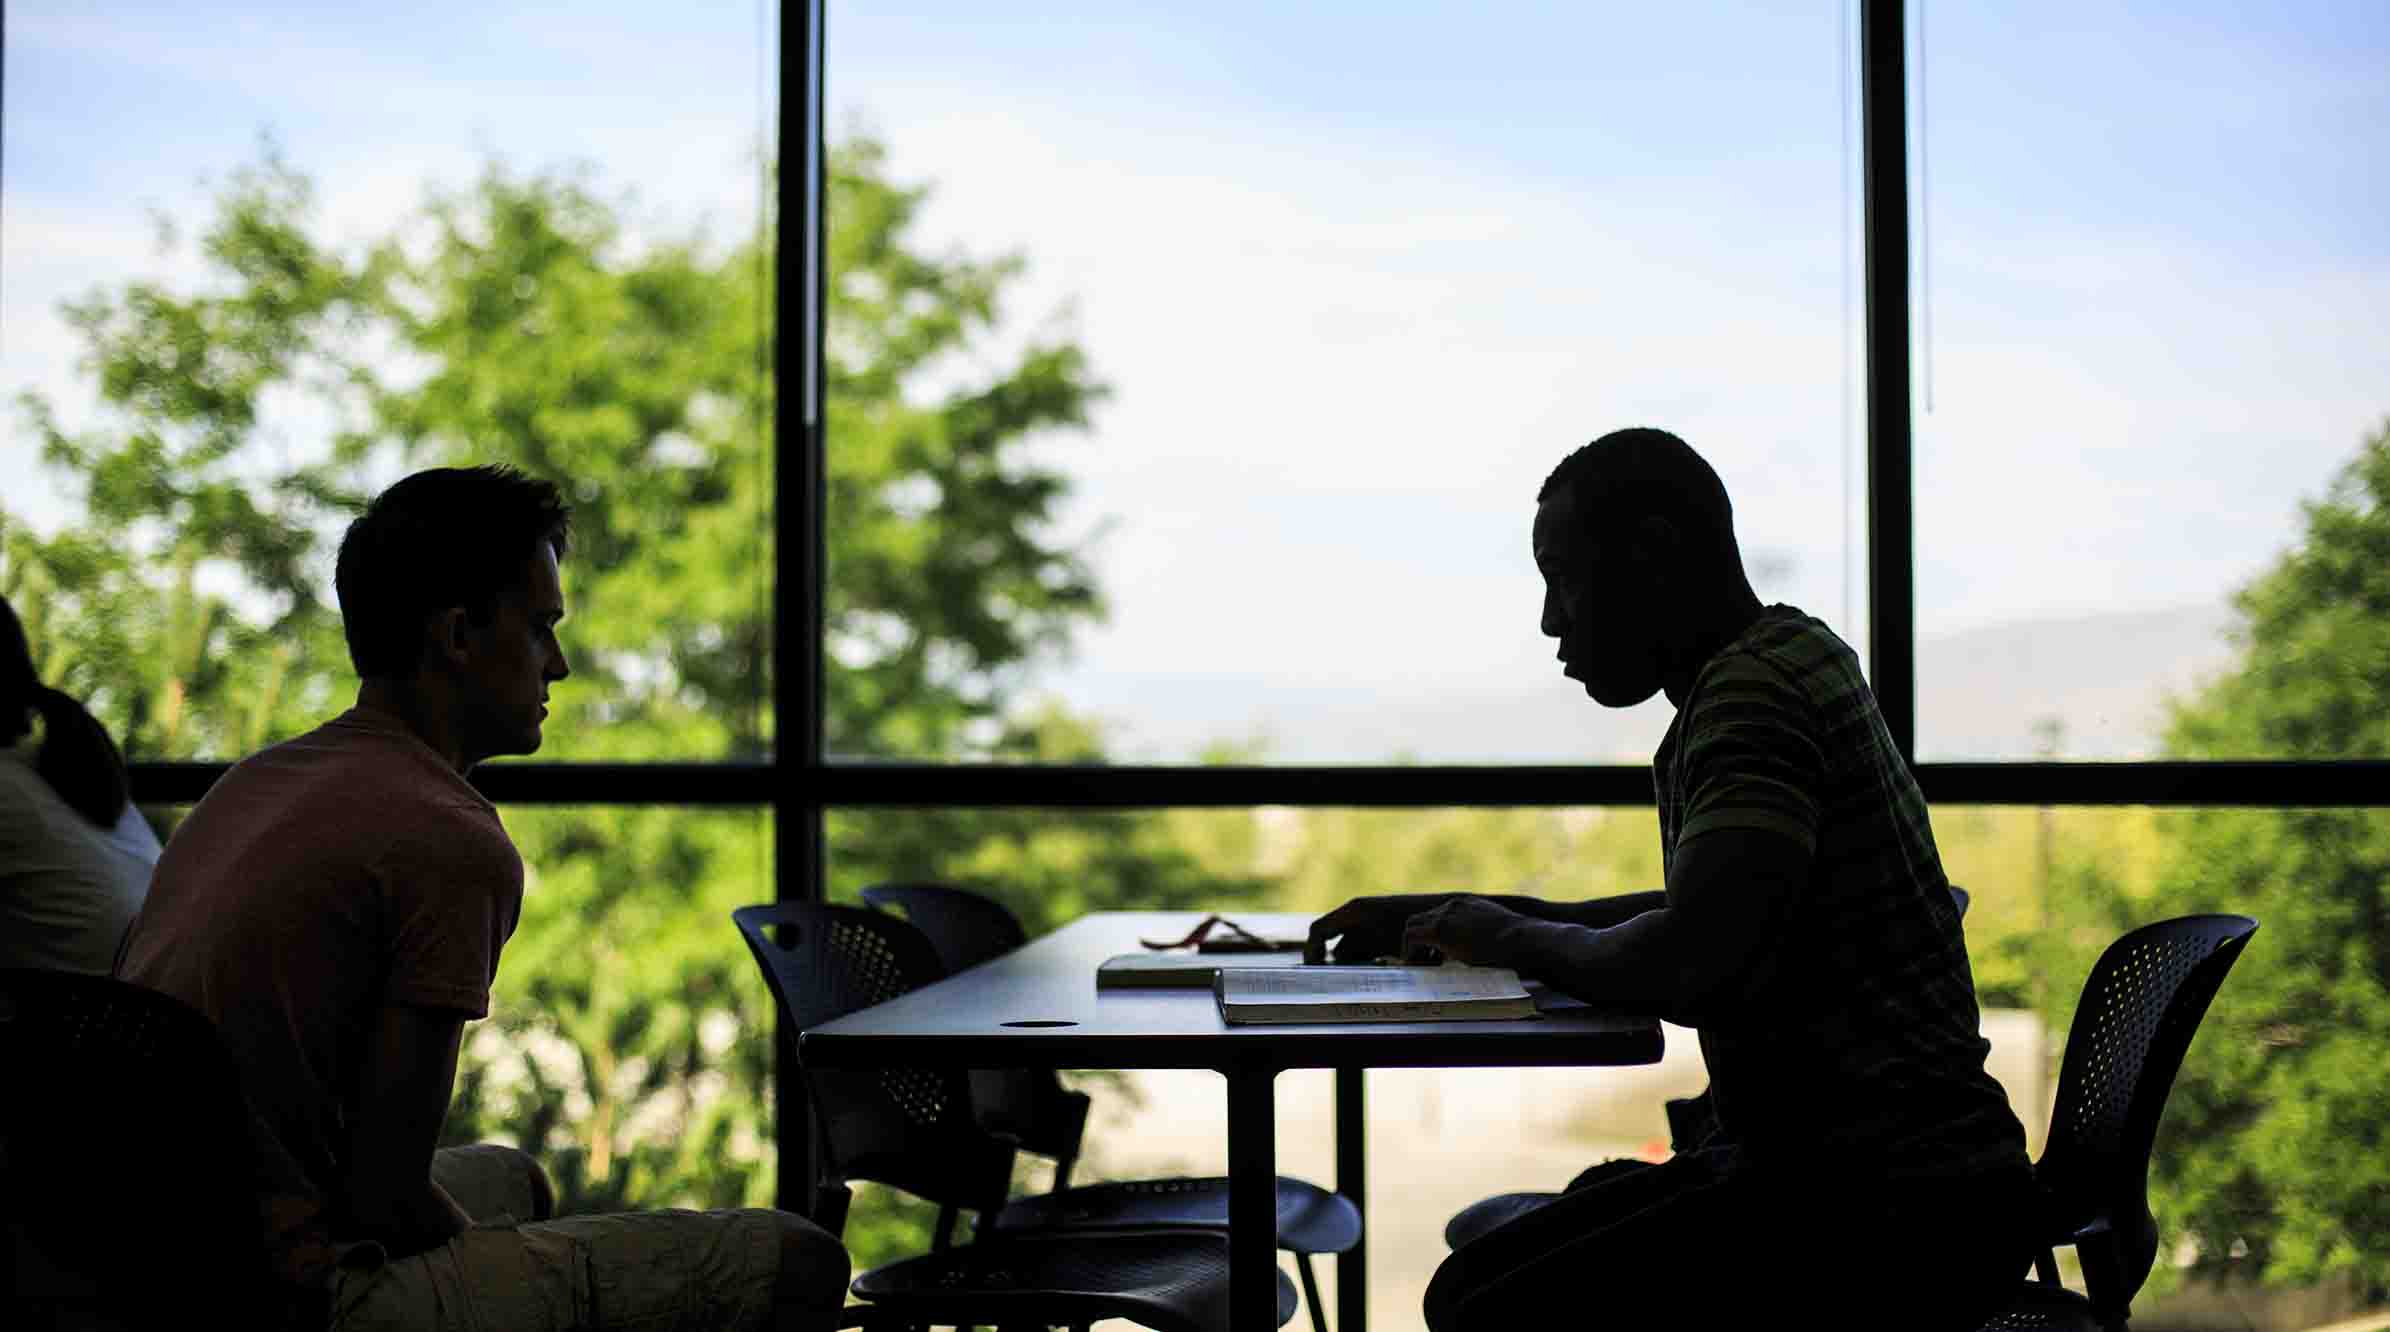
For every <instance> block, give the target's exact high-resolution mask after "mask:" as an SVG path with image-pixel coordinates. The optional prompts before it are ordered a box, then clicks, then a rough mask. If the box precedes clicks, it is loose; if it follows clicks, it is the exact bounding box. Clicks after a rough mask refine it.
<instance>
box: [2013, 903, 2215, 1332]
mask: <svg viewBox="0 0 2390 1332" xmlns="http://www.w3.org/2000/svg"><path fill="white" fill-rule="evenodd" d="M2256 932H2257V922H2256V921H2254V920H2251V919H2250V918H2248V917H2247V916H2228V915H2205V916H2184V917H2181V918H2179V919H2175V920H2166V921H2160V922H2158V923H2157V924H2154V925H2145V926H2143V927H2141V928H2140V929H2137V930H2134V931H2133V932H2131V933H2130V934H2127V935H2125V936H2124V937H2122V938H2120V939H2118V940H2117V941H2116V942H2115V943H2113V944H2110V945H2109V946H2108V950H2107V951H2106V952H2105V953H2102V954H2101V955H2100V959H2099V961H2098V963H2096V964H2095V965H2094V966H2093V967H2092V969H2091V975H2090V977H2089V978H2088V979H2087V980H2085V981H2084V983H2083V997H2082V999H2081V1000H2080V1001H2079V1002H2078V1003H2077V1004H2076V1006H2075V1020H2074V1025H2073V1027H2072V1028H2071V1029H2070V1030H2069V1031H2068V1032H2067V1038H2066V1059H2065V1062H2064V1063H2063V1064H2062V1065H2061V1066H2060V1070H2059V1074H2058V1098H2057V1102H2056V1105H2055V1107H2054V1108H2053V1110H2052V1111H2051V1115H2050V1136H2049V1142H2048V1145H2047V1146H2045V1147H2044V1148H2043V1149H2042V1156H2041V1160H2040V1161H2039V1162H2038V1163H2037V1164H2036V1165H2035V1167H2034V1172H2035V1175H2036V1177H2037V1178H2038V1179H2039V1180H2040V1182H2041V1187H2042V1190H2043V1192H2044V1194H2045V1195H2046V1198H2047V1203H2048V1208H2049V1210H2048V1213H2047V1218H2048V1223H2049V1227H2050V1233H2049V1234H2048V1235H2046V1236H2045V1238H2046V1239H2047V1240H2049V1241H2050V1242H2052V1243H2060V1244H2069V1243H2071V1244H2073V1245H2075V1247H2076V1253H2077V1256H2078V1257H2079V1258H2080V1259H2081V1260H2082V1264H2083V1280H2084V1285H2085V1289H2086V1293H2087V1294H2089V1295H2090V1297H2091V1301H2092V1304H2093V1305H2094V1307H2095V1308H2096V1309H2097V1310H2098V1311H2099V1313H2100V1315H2101V1316H2102V1317H2103V1318H2121V1317H2122V1316H2123V1315H2124V1312H2125V1309H2126V1307H2127V1306H2128V1305H2129V1304H2130V1303H2131V1301H2132V1297H2133V1296H2134V1295H2135V1294H2137V1293H2138V1292H2139V1291H2140V1289H2141V1283H2142V1282H2143V1281H2145V1280H2147V1279H2148V1276H2149V1269H2150V1264H2151V1263H2152V1262H2153V1261H2155V1259H2156V1257H2157V1248H2158V1239H2157V1221H2156V1219H2155V1218H2153V1217H2152V1216H2151V1215H2150V1211H2149V1157H2150V1149H2151V1146H2152V1144H2153V1143H2154V1142H2155V1141H2156V1138H2157V1131H2158V1119H2159V1116H2160V1115H2161V1114H2163V1113H2164V1111H2165V1108H2166V1097H2167V1095H2168V1093H2169V1092H2171V1091H2172V1090H2173V1087H2174V1076H2175V1074H2176V1073H2177V1072H2179V1071H2180V1070H2181V1068H2182V1061H2183V1055H2184V1053H2185V1052H2186V1051H2187V1050H2189V1048H2190V1045H2191V1037H2192V1036H2193V1035H2194V1034H2195V1033H2196V1032H2197V1031H2198V1029H2199V1022H2200V1019H2201V1018H2202V1017H2204V1016H2205V1015H2206V1013H2207V1008H2208V1004H2209V1002H2210V1001H2211V1000H2213V999H2214V998H2215V996H2216V990H2217V987H2219V986H2221V985H2222V984H2223V983H2224V975H2225V973H2226V972H2228V971H2230V970H2231V969H2232V964H2233V962H2234V961H2235V960H2237V959H2238V958H2239V957H2240V954H2241V950H2242V948H2244V947H2245V946H2246V945H2247V944H2248V942H2249V936H2250V935H2252V934H2255V933H2256Z"/></svg>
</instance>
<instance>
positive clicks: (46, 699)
mask: <svg viewBox="0 0 2390 1332" xmlns="http://www.w3.org/2000/svg"><path fill="white" fill-rule="evenodd" d="M35 713H39V714H41V720H42V741H41V749H40V751H39V752H38V753H37V754H35V756H34V760H33V770H34V771H35V772H37V773H40V774H41V778H42V780H43V781H45V782H48V783H49V784H50V789H51V790H53V791H56V792H57V793H58V798H59V799H60V800H63V801H65V802H66V806H67V808H69V809H71V810H73V811H75V812H76V813H77V814H80V815H82V816H83V817H84V818H85V819H88V820H90V821H91V822H92V823H93V824H96V825H97V826H99V827H102V828H113V827H115V826H116V821H117V820H118V819H120V818H122V817H123V816H124V807H125V801H126V799H127V798H128V796H129V794H130V792H131V786H130V784H129V783H128V782H127V781H126V779H125V769H124V755H123V754H122V753H120V752H118V750H117V748H116V741H115V740H113V739H111V738H110V737H109V735H108V728H107V727H105V726H102V725H100V722H99V719H98V718H97V717H94V716H92V715H91V713H90V712H88V711H86V710H85V709H84V707H83V705H82V704H81V703H79V702H77V701H75V699H74V698H73V696H71V695H68V694H65V693H61V692H60V691H58V690H56V689H52V688H50V687H49V686H48V685H45V684H43V683H42V682H41V680H40V678H39V677H38V676H36V675H35V674H34V670H33V647H32V645H31V644H30V643H29V642H27V641H26V638H25V626H24V625H23V624H22V623H21V622H20V621H19V620H18V619H17V611H16V607H14V606H11V605H9V604H8V599H7V598H6V597H0V745H13V744H15V743H16V742H17V741H19V740H21V739H23V738H25V736H26V735H27V734H29V733H30V732H31V731H32V730H33V716H34V714H35Z"/></svg>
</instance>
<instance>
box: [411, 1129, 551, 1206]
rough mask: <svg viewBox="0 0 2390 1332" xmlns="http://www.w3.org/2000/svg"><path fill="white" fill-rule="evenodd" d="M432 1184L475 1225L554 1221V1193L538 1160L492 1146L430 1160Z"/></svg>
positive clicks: (446, 1152) (444, 1152)
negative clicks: (505, 1218) (495, 1220)
mask: <svg viewBox="0 0 2390 1332" xmlns="http://www.w3.org/2000/svg"><path fill="white" fill-rule="evenodd" d="M432 1179H433V1180H434V1181H435V1182H437V1183H438V1184H439V1185H440V1187H441V1188H443V1189H446V1190H447V1191H448V1194H449V1196H450V1197H452V1198H454V1199H456V1202H457V1205H458V1206H460V1207H462V1208H464V1209H465V1212H466V1214H467V1215H469V1216H471V1217H472V1218H473V1219H474V1220H476V1221H480V1220H486V1219H488V1218H490V1217H492V1216H495V1215H497V1214H499V1213H502V1212H503V1213H505V1214H507V1215H509V1216H512V1217H513V1218H514V1219H515V1220H517V1221H548V1220H553V1219H554V1218H555V1215H556V1187H555V1185H553V1184H551V1183H549V1182H548V1172H547V1171H546V1170H545V1169H542V1168H541V1166H540V1164H539V1159H538V1158H537V1157H535V1156H533V1155H531V1153H529V1152H526V1151H522V1150H520V1149H519V1148H514V1147H506V1146H502V1145H500V1144H498V1143H494V1142H477V1143H474V1144H473V1145H471V1146H469V1147H443V1148H441V1149H440V1150H439V1151H437V1152H435V1153H433V1154H432Z"/></svg>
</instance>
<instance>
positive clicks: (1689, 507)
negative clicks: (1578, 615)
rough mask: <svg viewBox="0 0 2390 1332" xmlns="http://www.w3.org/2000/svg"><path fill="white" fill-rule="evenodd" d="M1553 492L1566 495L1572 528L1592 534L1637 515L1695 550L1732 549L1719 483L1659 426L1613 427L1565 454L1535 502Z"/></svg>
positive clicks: (1729, 510)
mask: <svg viewBox="0 0 2390 1332" xmlns="http://www.w3.org/2000/svg"><path fill="white" fill-rule="evenodd" d="M1555 495H1566V496H1567V497H1568V499H1569V501H1570V503H1571V506H1572V507H1573V508H1574V510H1575V517H1576V524H1577V527H1578V529H1579V530H1580V531H1582V532H1584V533H1585V534H1587V535H1589V536H1592V537H1594V538H1596V539H1597V540H1601V539H1607V538H1609V537H1611V536H1613V535H1614V534H1615V533H1616V532H1618V531H1619V530H1620V529H1622V528H1625V527H1628V526H1630V525H1632V524H1633V523H1634V522H1635V521H1636V520H1637V519H1640V518H1645V517H1653V518H1664V519H1666V520H1667V521H1668V522H1669V523H1670V524H1672V525H1674V526H1675V527H1676V528H1677V529H1678V530H1679V531H1680V532H1682V533H1683V534H1684V535H1685V537H1686V539H1687V540H1688V541H1689V542H1690V543H1691V544H1692V546H1693V547H1694V548H1695V550H1696V551H1697V552H1699V553H1702V554H1708V555H1718V554H1728V555H1733V554H1735V541H1734V505H1733V504H1732V503H1731V502H1730V501H1728V499H1727V498H1726V483H1725V482H1723V481H1720V480H1719V479H1718V473H1717V470H1716V469H1715V468H1713V467H1711V466H1710V465H1709V462H1708V461H1707V460H1706V459H1704V458H1703V457H1702V456H1701V455H1700V454H1698V453H1695V452H1694V451H1693V446H1692V445H1690V444H1687V443H1685V442H1684V441H1683V440H1681V439H1678V438H1677V437H1676V436H1674V435H1672V434H1669V433H1668V432H1667V431H1665V430H1654V429H1652V428H1651V427H1649V426H1632V427H1629V428H1628V429H1625V430H1613V431H1611V432H1610V433H1609V434H1607V435H1604V436H1602V437H1601V438H1600V439H1597V440H1595V441H1593V442H1592V443H1590V444H1587V445H1585V446H1584V447H1582V448H1580V449H1578V450H1577V451H1576V452H1574V453H1571V454H1570V455H1568V456H1567V457H1566V458H1563V459H1561V460H1560V465H1559V466H1558V467H1555V468H1553V469H1552V474H1551V475H1550V476H1548V477H1545V478H1544V484H1543V488H1542V489H1540V490H1538V491H1536V492H1535V498H1536V502H1538V503H1541V502H1543V501H1545V500H1548V499H1551V498H1553V497H1554V496H1555ZM1737 558H1739V556H1737Z"/></svg>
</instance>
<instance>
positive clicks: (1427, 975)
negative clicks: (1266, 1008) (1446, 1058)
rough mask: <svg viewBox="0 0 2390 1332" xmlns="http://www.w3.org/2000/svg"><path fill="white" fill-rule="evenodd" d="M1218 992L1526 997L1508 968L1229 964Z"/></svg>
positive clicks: (1233, 999) (1285, 997)
mask: <svg viewBox="0 0 2390 1332" xmlns="http://www.w3.org/2000/svg"><path fill="white" fill-rule="evenodd" d="M1220 991H1221V998H1222V999H1224V1000H1226V1001H1227V1002H1229V1003H1355V1002H1358V1003H1408V1002H1416V1003H1449V1002H1451V1001H1453V1000H1465V999H1524V998H1526V997H1527V991H1526V988H1525V987H1524V986H1522V985H1520V984H1519V977H1518V973H1517V972H1515V971H1512V970H1510V969H1509V968H1508V967H1348V966H1335V965H1324V966H1308V967H1297V968H1291V969H1287V970H1271V971H1262V970H1252V971H1240V970H1238V969H1236V968H1234V967H1230V968H1226V969H1224V970H1222V971H1221V973H1220Z"/></svg>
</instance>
